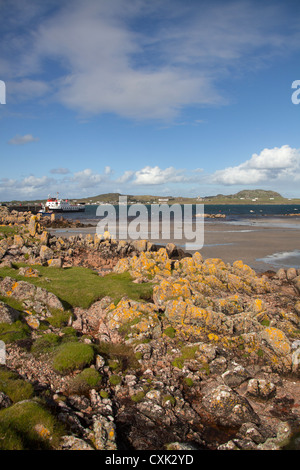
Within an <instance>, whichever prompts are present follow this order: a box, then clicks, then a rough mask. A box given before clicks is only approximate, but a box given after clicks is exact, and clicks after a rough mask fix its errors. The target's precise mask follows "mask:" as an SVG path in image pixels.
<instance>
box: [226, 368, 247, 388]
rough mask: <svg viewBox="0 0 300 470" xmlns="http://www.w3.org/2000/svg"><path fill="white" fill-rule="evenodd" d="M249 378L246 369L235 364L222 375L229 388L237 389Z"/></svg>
mask: <svg viewBox="0 0 300 470" xmlns="http://www.w3.org/2000/svg"><path fill="white" fill-rule="evenodd" d="M250 377H251V376H250V373H249V372H248V371H247V369H245V367H243V366H242V365H240V364H236V363H233V364H232V366H231V367H230V368H229V369H228V370H227V371H226V372H224V374H222V379H223V380H224V382H225V384H226V385H228V386H229V387H238V386H239V385H241V384H242V383H243V382H245V381H246V380H247V379H249V378H250Z"/></svg>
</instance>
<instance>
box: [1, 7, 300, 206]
mask: <svg viewBox="0 0 300 470" xmlns="http://www.w3.org/2000/svg"><path fill="white" fill-rule="evenodd" d="M0 18H1V21H0V201H10V200H15V199H16V200H35V199H45V198H47V196H48V195H49V194H51V195H56V193H57V192H58V193H59V196H60V197H63V198H83V197H92V196H96V195H98V194H104V193H108V192H119V193H121V194H133V195H138V194H140V195H142V194H143V195H145V194H149V195H161V196H187V197H196V196H209V195H216V194H220V193H222V194H233V193H236V192H238V191H240V190H243V189H266V190H274V191H278V192H280V193H281V194H282V195H283V196H285V197H292V198H293V197H300V2H299V1H298V0H294V1H291V0H286V1H274V0H272V1H271V0H264V1H263V2H261V1H256V0H255V1H254V0H247V1H243V0H239V1H236V0H233V1H232V0H228V1H227V0H222V1H221V0H210V1H203V0H109V1H107V0H84V1H83V0H0Z"/></svg>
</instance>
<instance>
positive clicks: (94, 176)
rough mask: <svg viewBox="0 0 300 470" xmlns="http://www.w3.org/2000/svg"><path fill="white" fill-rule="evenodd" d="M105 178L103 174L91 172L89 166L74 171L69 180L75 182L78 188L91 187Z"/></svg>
mask: <svg viewBox="0 0 300 470" xmlns="http://www.w3.org/2000/svg"><path fill="white" fill-rule="evenodd" d="M104 180H105V176H104V175H101V174H99V173H93V171H92V170H91V169H90V168H86V169H85V170H82V171H78V172H77V173H74V176H73V178H72V179H71V181H73V182H75V183H76V185H77V186H78V187H79V188H91V187H95V186H98V185H100V183H102V182H103V181H104Z"/></svg>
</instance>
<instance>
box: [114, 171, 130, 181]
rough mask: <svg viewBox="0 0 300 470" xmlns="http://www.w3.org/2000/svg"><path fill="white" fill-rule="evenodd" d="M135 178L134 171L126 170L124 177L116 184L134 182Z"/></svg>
mask: <svg viewBox="0 0 300 470" xmlns="http://www.w3.org/2000/svg"><path fill="white" fill-rule="evenodd" d="M133 176H134V171H132V170H126V171H124V173H123V175H122V176H120V177H119V178H118V179H117V180H116V182H117V183H128V182H129V181H130V180H132V178H133Z"/></svg>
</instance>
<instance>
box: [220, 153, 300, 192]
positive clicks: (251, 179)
mask: <svg viewBox="0 0 300 470" xmlns="http://www.w3.org/2000/svg"><path fill="white" fill-rule="evenodd" d="M299 177H300V150H299V149H295V148H291V147H290V146H289V145H283V146H282V147H274V148H271V149H269V148H265V149H263V150H262V151H261V152H260V153H259V154H256V153H254V154H253V155H252V157H251V158H250V159H249V160H247V161H245V162H244V163H241V164H240V165H237V166H234V167H228V168H225V169H223V170H218V171H216V172H215V173H214V174H213V175H212V182H213V183H218V184H225V185H234V184H241V185H247V184H256V183H260V182H269V181H283V180H289V181H290V182H291V181H295V180H297V179H299Z"/></svg>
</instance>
